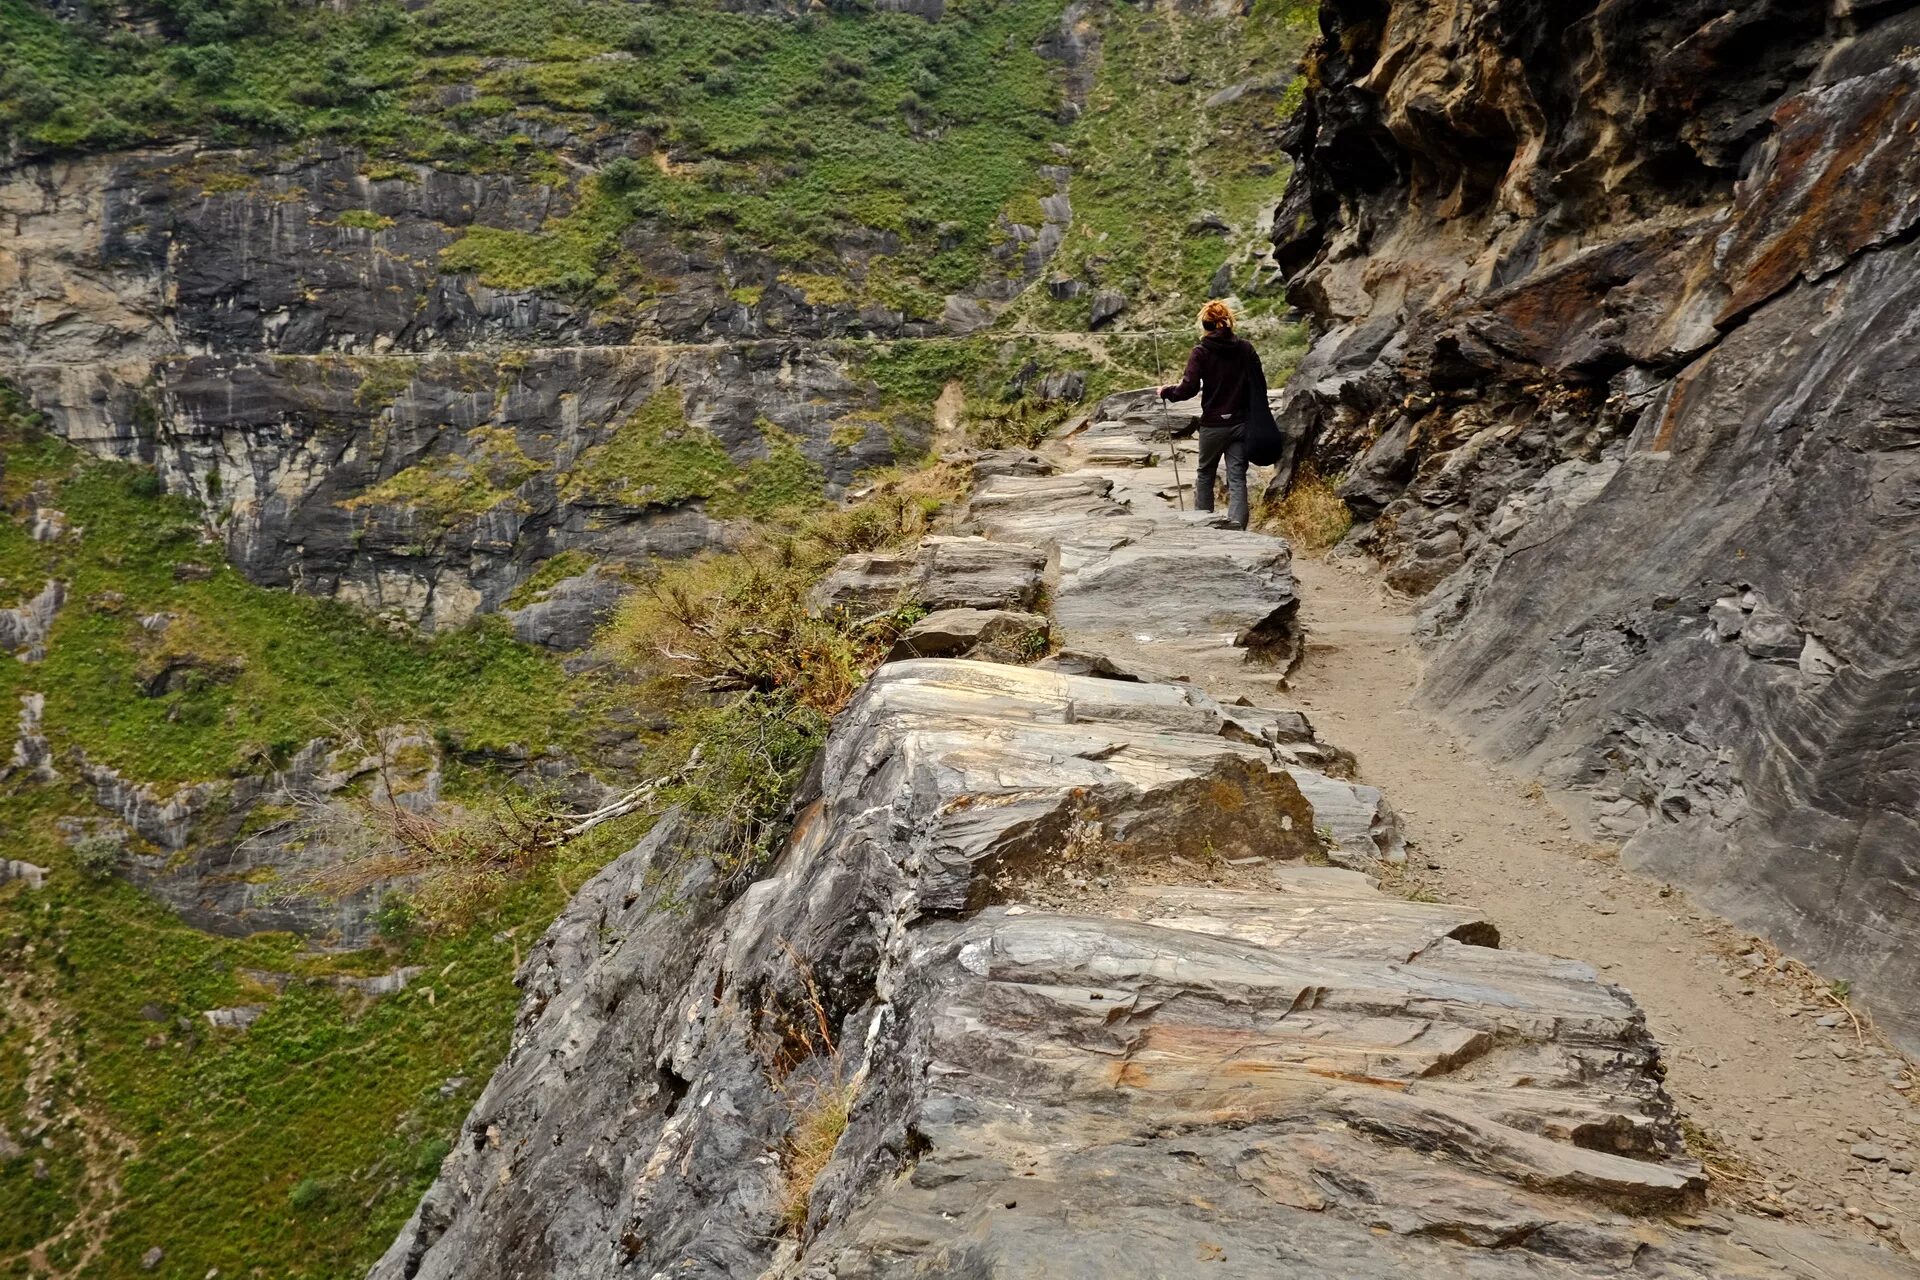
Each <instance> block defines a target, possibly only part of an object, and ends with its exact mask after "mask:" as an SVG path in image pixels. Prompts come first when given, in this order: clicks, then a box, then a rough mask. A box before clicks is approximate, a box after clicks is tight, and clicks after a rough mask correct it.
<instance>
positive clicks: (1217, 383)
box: [1159, 298, 1266, 529]
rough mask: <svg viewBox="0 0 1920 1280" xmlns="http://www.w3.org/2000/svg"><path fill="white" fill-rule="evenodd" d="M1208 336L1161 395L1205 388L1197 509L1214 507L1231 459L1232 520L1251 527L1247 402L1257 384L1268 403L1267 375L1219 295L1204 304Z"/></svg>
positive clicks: (1189, 394) (1188, 395) (1174, 396)
mask: <svg viewBox="0 0 1920 1280" xmlns="http://www.w3.org/2000/svg"><path fill="white" fill-rule="evenodd" d="M1200 327H1201V329H1203V330H1205V335H1204V336H1203V337H1202V338H1201V339H1200V343H1199V345H1198V346H1196V347H1194V349H1193V354H1192V355H1190V356H1188V357H1187V371H1186V373H1185V374H1183V375H1182V376H1181V378H1180V381H1179V383H1178V384H1176V385H1174V386H1171V387H1161V388H1159V395H1160V398H1161V399H1162V400H1191V399H1192V398H1193V394H1194V392H1196V391H1197V392H1199V393H1200V425H1199V431H1200V465H1199V469H1198V470H1199V473H1198V474H1197V475H1196V476H1195V477H1194V480H1193V509H1194V510H1195V511H1211V510H1213V481H1214V476H1215V475H1216V474H1217V473H1218V472H1219V469H1220V461H1221V459H1222V458H1224V459H1226V463H1227V519H1228V521H1229V522H1230V523H1231V524H1232V525H1233V527H1234V528H1236V529H1244V528H1246V527H1247V403H1248V392H1249V388H1251V387H1253V386H1255V385H1256V384H1257V386H1258V388H1259V391H1260V395H1261V398H1262V405H1263V407H1264V402H1265V388H1266V375H1265V373H1264V372H1263V371H1262V370H1261V368H1260V356H1259V353H1258V352H1256V351H1255V350H1254V349H1253V344H1252V343H1251V342H1248V341H1247V340H1246V339H1244V338H1240V337H1237V336H1236V335H1235V334H1234V332H1233V312H1232V310H1231V309H1230V308H1228V306H1227V304H1226V303H1224V302H1221V301H1220V300H1219V299H1217V298H1216V299H1215V300H1213V301H1212V302H1209V303H1208V304H1207V305H1206V306H1204V307H1202V308H1200Z"/></svg>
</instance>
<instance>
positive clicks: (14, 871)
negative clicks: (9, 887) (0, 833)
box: [0, 858, 47, 889]
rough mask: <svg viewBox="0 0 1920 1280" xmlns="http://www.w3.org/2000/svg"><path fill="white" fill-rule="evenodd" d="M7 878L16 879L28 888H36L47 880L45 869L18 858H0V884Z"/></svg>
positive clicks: (7, 879) (5, 881)
mask: <svg viewBox="0 0 1920 1280" xmlns="http://www.w3.org/2000/svg"><path fill="white" fill-rule="evenodd" d="M9 880H18V881H20V882H21V883H22V884H24V885H26V886H27V888H29V889H38V888H40V887H41V886H43V885H45V884H46V882H47V869H46V868H45V867H41V866H36V865H34V864H33V863H31V862H22V861H20V859H18V858H0V884H6V883H7V882H8V881H9Z"/></svg>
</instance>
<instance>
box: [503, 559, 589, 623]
mask: <svg viewBox="0 0 1920 1280" xmlns="http://www.w3.org/2000/svg"><path fill="white" fill-rule="evenodd" d="M593 565H594V559H593V557H592V556H590V555H588V554H587V553H586V552H584V551H578V550H569V551H562V552H561V553H560V554H559V555H557V556H548V557H547V558H546V559H545V560H543V561H541V562H540V567H539V568H538V569H535V570H534V571H533V573H532V575H531V576H530V577H528V579H527V580H526V581H525V582H523V583H521V584H520V586H519V587H518V588H517V589H516V590H515V591H514V593H513V594H512V595H510V596H508V597H507V608H509V609H524V608H526V607H527V606H528V605H530V604H532V603H533V602H534V601H536V600H538V599H540V598H541V597H542V596H544V595H546V594H547V592H549V591H551V590H553V588H555V587H556V586H558V585H560V584H561V583H562V582H565V581H566V580H567V579H568V578H577V577H579V576H580V575H581V574H583V573H585V572H586V571H587V570H589V569H591V568H593Z"/></svg>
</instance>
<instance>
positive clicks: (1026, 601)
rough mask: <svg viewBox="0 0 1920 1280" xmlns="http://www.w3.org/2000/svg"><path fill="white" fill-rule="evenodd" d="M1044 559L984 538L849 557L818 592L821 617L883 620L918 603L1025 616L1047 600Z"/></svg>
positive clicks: (938, 540)
mask: <svg viewBox="0 0 1920 1280" xmlns="http://www.w3.org/2000/svg"><path fill="white" fill-rule="evenodd" d="M1046 566H1047V557H1046V555H1045V553H1044V552H1040V551H1037V550H1035V549H1033V548H1031V547H1027V546H1022V545H1018V544H1016V543H1010V542H990V541H988V540H987V539H985V538H977V537H965V538H955V537H931V538H925V539H922V540H921V543H920V545H919V546H918V547H917V548H915V549H914V550H913V551H911V552H906V553H901V554H894V553H890V552H873V551H863V552H856V553H855V554H853V555H850V556H847V557H846V558H844V559H843V560H841V562H840V563H839V564H838V565H837V566H835V568H834V570H833V572H832V573H830V574H828V575H827V576H826V577H825V578H824V579H822V580H821V582H820V584H819V586H817V587H816V588H814V591H813V595H812V597H811V603H812V605H813V607H814V609H815V610H816V611H819V612H826V611H828V610H840V611H842V612H846V613H851V614H868V613H882V612H885V611H886V610H888V609H892V608H895V607H897V606H899V605H901V604H905V603H908V602H913V603H917V604H922V605H925V606H926V607H927V608H929V609H933V610H944V609H971V610H995V609H1011V610H1016V611H1019V610H1026V609H1030V608H1032V606H1033V605H1034V604H1035V602H1036V601H1038V599H1039V597H1040V577H1041V574H1042V573H1043V572H1044V571H1045V569H1046Z"/></svg>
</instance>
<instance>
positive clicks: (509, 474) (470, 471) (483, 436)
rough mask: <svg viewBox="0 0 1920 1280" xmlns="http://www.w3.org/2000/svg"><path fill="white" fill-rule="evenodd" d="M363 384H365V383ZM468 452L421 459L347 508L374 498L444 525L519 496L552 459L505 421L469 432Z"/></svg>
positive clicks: (354, 499)
mask: <svg viewBox="0 0 1920 1280" xmlns="http://www.w3.org/2000/svg"><path fill="white" fill-rule="evenodd" d="M363 389H364V388H363ZM467 441H468V443H469V444H470V445H472V450H471V451H470V452H468V453H464V454H462V453H449V454H438V455H435V456H434V457H432V458H429V459H427V460H426V461H423V462H417V463H415V464H414V465H413V466H411V467H408V468H407V469H406V470H404V471H399V472H396V473H394V474H393V475H392V476H389V477H388V478H387V479H385V480H383V481H381V482H380V483H379V484H377V485H374V486H373V487H372V488H370V489H368V490H366V491H365V492H363V493H360V494H357V495H355V496H354V497H352V498H350V499H348V500H347V501H346V502H345V503H344V504H343V505H344V506H346V507H347V509H348V510H360V509H362V508H365V507H369V506H373V505H375V504H381V505H395V506H408V507H412V508H413V510H414V512H415V513H416V514H417V515H418V516H419V517H420V518H421V519H423V520H425V521H426V522H427V523H428V524H430V525H433V526H436V527H438V528H441V529H445V528H447V527H448V526H451V525H453V524H457V523H458V522H459V521H460V520H462V519H465V518H467V517H470V516H477V515H482V514H484V513H486V512H488V511H491V510H493V509H494V508H495V507H498V506H500V505H502V504H503V503H508V502H514V501H517V499H516V498H515V496H514V491H515V490H516V489H518V488H519V487H520V486H521V485H523V484H525V483H526V482H527V481H528V480H531V479H532V478H533V477H534V476H536V475H538V474H539V473H540V472H542V471H545V470H547V469H548V464H546V463H544V462H536V461H534V460H533V459H532V458H529V457H528V456H527V455H526V453H525V452H524V451H523V450H522V449H521V448H520V443H519V441H517V440H515V439H514V435H513V432H512V431H509V430H508V429H506V428H505V427H476V428H475V429H474V430H472V431H469V432H468V433H467Z"/></svg>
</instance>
